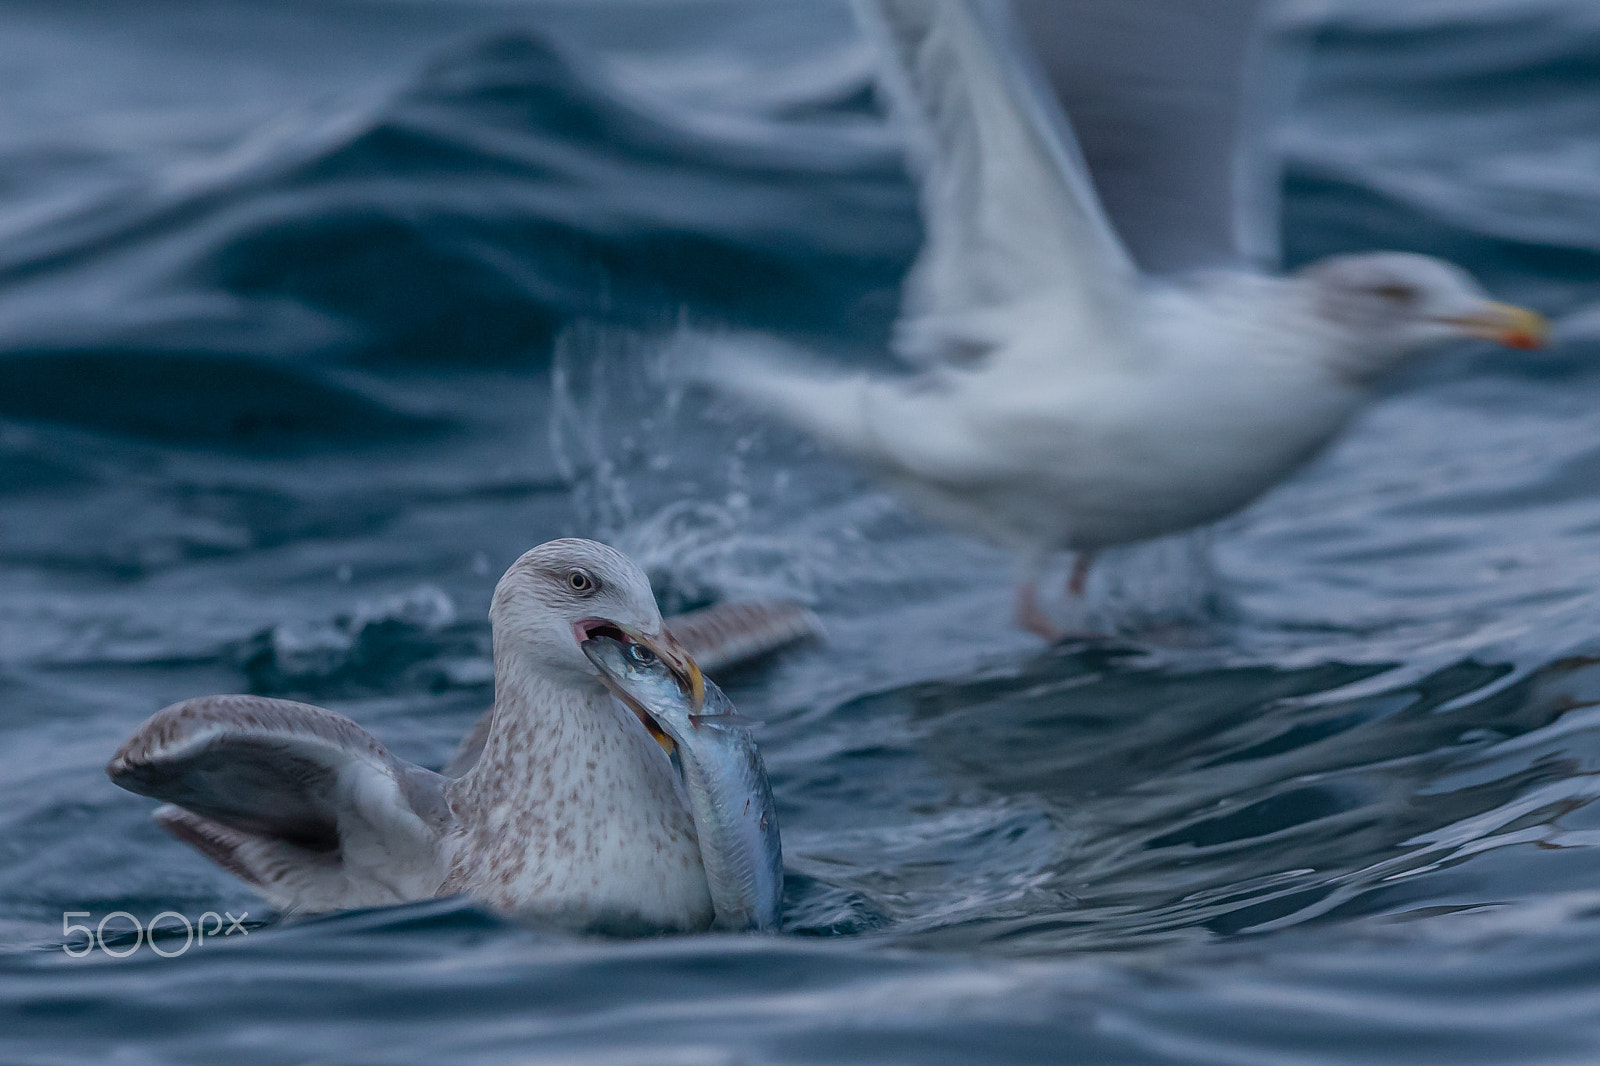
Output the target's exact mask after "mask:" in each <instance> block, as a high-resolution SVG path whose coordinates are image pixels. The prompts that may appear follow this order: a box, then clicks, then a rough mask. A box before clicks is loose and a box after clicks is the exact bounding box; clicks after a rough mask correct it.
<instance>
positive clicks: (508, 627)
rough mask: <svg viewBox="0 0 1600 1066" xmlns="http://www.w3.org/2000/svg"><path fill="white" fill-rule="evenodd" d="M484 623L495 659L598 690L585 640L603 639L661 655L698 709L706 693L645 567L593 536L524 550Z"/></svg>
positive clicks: (500, 586)
mask: <svg viewBox="0 0 1600 1066" xmlns="http://www.w3.org/2000/svg"><path fill="white" fill-rule="evenodd" d="M489 620H490V622H491V623H492V624H493V626H494V642H495V660H496V663H497V664H498V663H499V662H500V661H501V660H502V658H503V657H504V658H505V659H507V660H513V659H514V660H515V661H517V662H519V663H520V664H521V665H522V666H524V667H525V668H526V669H528V670H530V671H531V672H533V673H534V674H536V675H538V676H540V677H544V678H547V679H549V680H551V681H555V682H557V683H559V684H563V685H566V686H569V687H585V688H586V687H589V686H594V687H596V688H600V687H603V683H602V681H601V675H600V671H599V670H598V669H597V668H596V667H595V665H594V664H593V663H591V662H590V661H589V658H588V656H586V655H585V654H584V653H583V649H582V644H583V642H584V641H586V640H588V639H590V638H591V637H597V636H606V637H610V638H611V639H613V640H616V641H618V642H620V643H623V644H627V645H630V646H632V647H634V648H636V649H637V651H636V653H635V654H638V655H647V656H654V657H658V658H660V659H661V661H662V662H664V663H666V664H667V666H668V667H669V668H670V669H671V670H672V671H673V673H675V674H676V675H678V678H679V680H680V681H681V682H682V684H683V687H684V690H685V691H686V692H688V693H689V694H690V697H691V699H692V701H693V702H694V705H695V707H696V709H698V707H699V704H700V701H701V700H703V699H704V698H705V680H704V679H703V678H702V677H701V675H700V667H699V666H697V665H696V664H695V661H694V659H693V658H692V657H690V655H689V653H688V652H687V651H685V650H684V649H683V646H682V645H680V644H679V643H678V641H677V640H676V638H674V637H673V636H672V634H671V633H670V632H669V631H668V630H667V628H666V626H665V625H664V624H662V621H661V610H660V608H659V607H657V606H656V598H655V594H654V593H652V592H651V591H650V581H649V579H648V578H646V577H645V575H644V571H643V570H640V569H639V567H638V565H637V564H636V563H634V561H633V560H632V559H629V558H628V557H627V556H626V555H623V554H622V553H621V552H619V551H617V550H616V549H615V548H611V547H608V546H607V545H604V544H601V543H599V542H597V541H592V540H579V539H575V538H573V539H565V540H552V541H549V542H547V543H544V544H541V545H539V546H538V547H537V548H533V549H530V550H529V551H527V552H525V553H523V555H522V557H521V558H520V559H518V560H517V561H516V562H514V563H512V564H511V568H510V569H509V570H507V571H506V572H505V576H504V577H502V578H501V579H500V583H499V584H498V585H496V586H495V590H494V601H493V604H492V605H491V606H490V608H489ZM649 725H650V723H648V722H646V726H647V727H648V726H649Z"/></svg>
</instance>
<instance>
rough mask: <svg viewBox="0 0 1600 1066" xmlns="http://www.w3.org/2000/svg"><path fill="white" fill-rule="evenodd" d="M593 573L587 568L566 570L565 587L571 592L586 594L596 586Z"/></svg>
mask: <svg viewBox="0 0 1600 1066" xmlns="http://www.w3.org/2000/svg"><path fill="white" fill-rule="evenodd" d="M597 584H598V583H597V582H596V581H595V579H594V575H593V574H591V573H589V571H587V570H569V571H567V587H568V588H570V589H571V590H572V591H573V592H576V593H579V594H581V595H584V596H587V595H589V594H590V593H592V592H593V591H594V590H595V588H596V587H597Z"/></svg>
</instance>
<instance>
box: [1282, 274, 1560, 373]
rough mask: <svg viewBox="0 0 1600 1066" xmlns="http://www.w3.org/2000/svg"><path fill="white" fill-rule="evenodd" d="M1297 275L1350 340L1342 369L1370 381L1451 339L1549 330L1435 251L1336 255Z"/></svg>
mask: <svg viewBox="0 0 1600 1066" xmlns="http://www.w3.org/2000/svg"><path fill="white" fill-rule="evenodd" d="M1297 277H1298V278H1299V280H1300V282H1301V283H1302V284H1303V285H1304V286H1306V288H1307V290H1308V292H1309V294H1310V297H1311V301H1312V305H1313V307H1314V309H1315V313H1316V314H1317V315H1318V317H1319V318H1321V319H1322V320H1324V321H1325V322H1326V323H1328V324H1329V325H1331V326H1332V327H1334V329H1335V330H1336V331H1337V332H1338V333H1339V334H1340V335H1341V337H1342V339H1343V340H1344V341H1346V342H1347V343H1346V344H1344V345H1341V347H1347V348H1348V350H1349V354H1348V356H1347V357H1346V358H1348V360H1349V365H1347V366H1341V368H1340V369H1341V370H1343V371H1346V372H1349V373H1351V374H1353V375H1354V376H1356V377H1358V378H1360V379H1364V380H1365V379H1371V378H1374V377H1377V376H1379V375H1381V374H1382V373H1384V372H1385V371H1388V370H1391V369H1395V368H1397V367H1398V366H1400V365H1401V364H1402V363H1404V362H1405V361H1406V360H1407V359H1408V358H1410V357H1411V356H1414V355H1417V354H1420V353H1422V352H1425V351H1427V350H1429V349H1431V348H1433V347H1436V346H1437V345H1439V344H1441V343H1443V342H1445V341H1449V340H1452V339H1458V338H1462V337H1478V338H1482V339H1484V340H1491V341H1495V342H1497V343H1499V344H1504V345H1507V346H1508V347H1512V348H1539V347H1543V345H1544V343H1545V340H1546V338H1547V336H1548V334H1549V326H1548V325H1547V324H1546V322H1545V320H1544V318H1543V317H1542V316H1540V315H1539V314H1537V313H1536V312H1533V311H1529V310H1527V309H1525V308H1521V307H1513V306H1512V305H1511V304H1505V303H1500V302H1498V301H1496V300H1492V299H1490V298H1489V294H1488V293H1486V292H1485V291H1484V290H1483V287H1482V286H1480V285H1479V284H1478V283H1477V282H1476V281H1475V280H1473V278H1472V275H1470V274H1468V273H1467V272H1466V271H1464V270H1462V269H1461V268H1460V267H1458V266H1455V265H1453V264H1451V263H1447V262H1445V261H1444V260H1442V259H1434V258H1433V257H1431V256H1426V255H1413V254H1411V253H1408V252H1374V253H1369V254H1365V255H1338V256H1331V257H1329V258H1327V259H1323V260H1320V261H1318V262H1316V263H1313V264H1311V265H1310V266H1308V267H1306V268H1304V269H1303V270H1301V271H1300V272H1299V274H1298V275H1297Z"/></svg>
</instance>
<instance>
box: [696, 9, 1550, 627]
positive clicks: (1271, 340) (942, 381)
mask: <svg viewBox="0 0 1600 1066" xmlns="http://www.w3.org/2000/svg"><path fill="white" fill-rule="evenodd" d="M1261 7H1262V4H1261V3H1259V2H1256V0H1238V2H1222V3H1208V4H1204V5H1195V4H1190V3H1184V2H1181V0H1159V2H1153V3H1145V4H1140V5H1136V6H1133V7H1130V6H1127V5H1122V4H1118V3H1115V2H1112V0H1071V2H1047V0H1024V2H1021V3H1018V4H1016V5H1015V6H1014V7H1008V6H1007V5H1005V4H1003V3H999V2H995V3H989V2H983V0H860V2H858V3H857V5H856V8H857V13H858V16H859V18H860V20H861V23H862V25H863V27H864V29H865V31H866V33H867V35H868V37H869V39H870V40H871V41H872V43H873V44H874V46H875V49H876V53H877V57H878V62H879V87H880V89H881V91H882V94H883V96H884V97H886V98H887V100H888V102H889V104H890V107H891V111H892V112H893V114H894V115H895V117H896V118H897V120H898V122H899V126H900V128H901V130H902V132H903V135H904V137H905V141H906V145H907V153H908V157H909V159H910V162H911V165H912V169H913V171H914V173H915V175H916V176H917V179H918V182H919V188H920V196H921V209H922V215H923V221H924V226H925V230H926V236H925V241H924V245H923V248H922V250H921V253H920V255H919V257H918V259H917V261H916V263H915V264H914V266H913V267H912V269H911V272H910V274H909V275H908V277H907V279H906V281H905V285H904V292H903V302H902V307H901V314H900V318H899V320H898V322H897V324H896V330H895V339H894V349H895V351H896V353H897V354H898V355H900V356H901V357H903V358H904V359H905V360H906V361H907V362H909V363H910V364H911V366H912V367H913V369H914V372H913V373H911V374H902V375H897V376H877V375H871V374H865V373H848V374H847V373H845V372H842V371H834V370H828V369H825V368H823V367H821V366H817V365H812V364H806V363H804V362H802V361H797V360H794V359H792V358H784V357H781V356H779V357H775V356H774V355H773V354H771V352H770V351H769V352H767V353H762V352H759V351H752V350H749V349H740V348H739V347H737V346H734V345H722V346H719V347H718V348H717V350H716V351H715V353H714V354H713V356H712V357H711V359H710V360H709V362H708V364H707V366H706V367H705V368H704V373H705V375H706V377H707V380H708V381H709V382H710V383H711V384H712V385H713V386H714V387H716V388H718V389H721V390H724V391H726V392H729V393H732V394H734V395H736V396H737V397H739V398H741V399H742V400H744V401H745V402H747V403H748V404H750V405H753V406H755V407H757V408H759V409H761V410H762V411H764V412H766V413H769V414H771V415H774V416H776V417H778V418H779V419H782V420H784V421H787V422H789V423H791V424H793V425H794V426H796V427H798V428H800V429H802V430H804V431H806V432H808V433H811V434H813V435H815V436H816V437H818V438H820V439H821V440H822V441H823V442H824V443H825V444H826V445H828V446H830V447H832V448H834V449H836V450H838V451H841V452H844V453H846V454H848V455H850V456H852V457H854V458H855V459H857V460H859V461H860V462H862V463H864V464H865V465H866V466H867V467H868V468H870V469H871V470H872V471H873V472H874V473H875V474H876V475H877V476H878V477H879V478H881V479H882V480H883V481H884V482H886V483H887V484H889V485H890V486H891V487H893V488H894V489H896V490H898V491H899V493H900V494H901V495H902V496H903V497H904V498H905V499H907V500H908V501H909V502H911V503H912V504H913V505H915V506H916V507H918V508H919V509H921V510H922V511H923V512H925V513H926V514H928V515H930V516H932V517H934V518H936V519H939V520H942V521H944V522H947V523H948V524H950V525H952V526H954V527H956V528H957V529H960V530H963V531H965V532H967V533H970V534H973V535H976V536H978V537H982V538H984V539H986V540H989V541H991V542H993V543H996V544H999V545H1002V546H1004V547H1007V548H1010V549H1012V550H1014V551H1015V552H1016V553H1017V554H1018V556H1019V557H1020V559H1021V561H1022V571H1023V573H1022V579H1021V582H1020V584H1019V587H1018V592H1017V600H1016V617H1017V621H1018V623H1019V624H1020V625H1021V626H1023V627H1025V628H1027V629H1029V630H1031V631H1033V632H1034V633H1037V634H1039V635H1040V636H1042V637H1044V638H1046V639H1058V638H1059V637H1061V636H1062V635H1063V634H1062V633H1061V632H1060V631H1059V630H1058V629H1057V628H1056V626H1055V625H1054V624H1053V622H1052V621H1051V619H1050V618H1049V616H1048V615H1047V614H1046V612H1045V611H1044V609H1043V607H1042V606H1041V603H1040V601H1039V598H1038V594H1037V586H1038V582H1039V577H1040V574H1041V572H1042V569H1043V567H1044V565H1045V563H1046V562H1047V561H1048V559H1049V558H1050V556H1051V555H1052V554H1053V553H1056V552H1060V551H1071V552H1075V553H1076V558H1075V561H1074V565H1073V569H1072V574H1071V577H1070V579H1069V581H1068V593H1069V595H1072V596H1079V595H1081V594H1082V593H1083V591H1084V587H1085V580H1086V578H1087V575H1088V572H1089V567H1090V564H1091V561H1092V560H1093V558H1094V554H1095V553H1096V552H1097V551H1098V550H1100V549H1102V548H1107V547H1111V546H1114V545H1120V544H1126V543H1131V542H1136V541H1141V540H1145V539H1149V538H1153V537H1158V536H1163V535H1166V534H1172V533H1177V532H1181V531H1184V530H1188V529H1193V528H1195V527H1199V526H1203V525H1206V524H1209V523H1212V522H1215V521H1217V520H1219V519H1221V518H1223V517H1225V516H1227V515H1229V514H1231V513H1233V512H1234V511H1236V510H1238V509H1239V508H1241V507H1243V506H1245V505H1246V504H1248V503H1250V502H1251V501H1252V500H1254V499H1255V498H1256V497H1258V496H1259V495H1261V494H1262V493H1264V492H1265V491H1267V490H1268V489H1269V488H1271V487H1272V486H1273V485H1275V484H1277V483H1278V482H1279V481H1281V480H1283V479H1284V478H1285V477H1287V476H1289V475H1290V474H1291V473H1292V472H1293V471H1295V470H1296V469H1297V468H1298V467H1299V466H1301V465H1302V464H1303V463H1305V462H1306V461H1307V460H1308V459H1309V458H1311V457H1312V456H1314V455H1315V454H1317V452H1318V451H1319V450H1320V449H1321V448H1322V447H1323V446H1324V445H1326V444H1327V443H1328V442H1329V441H1330V440H1331V439H1333V437H1334V436H1335V435H1336V434H1337V433H1338V431H1339V430H1340V428H1341V427H1342V426H1343V425H1344V424H1345V423H1346V422H1347V421H1348V420H1349V419H1350V418H1351V416H1352V415H1353V414H1355V412H1357V411H1358V410H1359V409H1360V408H1361V407H1362V405H1363V404H1364V403H1365V402H1366V401H1368V400H1369V399H1370V398H1371V397H1372V396H1373V394H1374V389H1375V387H1376V386H1377V385H1378V384H1379V383H1380V382H1381V381H1382V380H1383V379H1384V378H1386V377H1387V376H1389V375H1390V374H1391V373H1392V372H1394V371H1396V370H1398V369H1400V368H1402V367H1404V366H1406V365H1408V364H1409V363H1410V362H1411V361H1412V360H1414V359H1415V358H1416V357H1418V356H1420V355H1422V354H1424V353H1426V352H1428V351H1430V350H1432V349H1435V348H1437V347H1438V346H1439V345H1441V344H1442V343H1444V342H1447V341H1450V340H1453V339H1460V338H1484V339H1489V340H1493V341H1498V342H1500V343H1502V344H1506V345H1510V346H1512V347H1521V348H1532V347H1538V346H1540V345H1541V344H1542V343H1543V342H1544V339H1545V333H1546V328H1545V324H1544V321H1543V320H1542V319H1541V318H1540V316H1538V315H1537V314H1535V313H1533V312H1530V311H1527V310H1524V309H1521V308H1517V307H1512V306H1509V305H1507V304H1502V303H1498V302H1496V301H1494V300H1491V299H1490V298H1489V296H1488V295H1487V293H1485V292H1484V291H1483V289H1482V288H1481V287H1480V286H1479V285H1478V284H1477V283H1476V282H1475V281H1474V280H1473V279H1472V278H1471V277H1470V276H1469V275H1468V274H1467V273H1466V272H1464V271H1463V270H1461V269H1459V268H1457V267H1455V266H1453V265H1451V264H1449V263H1446V262H1443V261H1441V260H1438V259H1434V258H1431V257H1426V256H1421V255H1415V254H1404V253H1397V252H1380V253H1371V254H1358V255H1343V256H1337V257H1332V258H1328V259H1325V260H1322V261H1320V262H1316V263H1313V264H1311V265H1310V266H1308V267H1305V268H1302V269H1300V270H1297V271H1295V272H1294V273H1292V274H1287V275H1285V274H1281V273H1277V272H1275V270H1274V269H1273V268H1274V266H1275V263H1276V259H1277V244H1278V242H1277V235H1276V232H1275V218H1276V213H1277V211H1276V208H1277V193H1276V187H1277V183H1278V175H1277V172H1276V171H1277V168H1276V165H1275V160H1274V158H1273V154H1272V153H1271V152H1270V151H1268V150H1267V149H1266V148H1265V146H1263V145H1261V144H1258V143H1257V141H1258V140H1259V139H1261V132H1262V129H1263V128H1264V127H1265V125H1266V122H1265V119H1266V116H1267V115H1268V114H1269V113H1270V111H1271V109H1272V108H1273V107H1274V106H1282V105H1283V104H1284V103H1285V102H1286V100H1287V98H1288V96H1289V89H1290V87H1291V85H1292V81H1293V63H1292V57H1290V56H1287V55H1285V54H1280V55H1276V56H1269V55H1267V54H1265V51H1264V49H1263V47H1262V46H1261V43H1260V38H1261V35H1260V34H1259V33H1258V23H1259V16H1260V9H1261ZM1069 120H1070V121H1069Z"/></svg>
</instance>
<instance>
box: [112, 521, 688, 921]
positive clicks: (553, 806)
mask: <svg viewBox="0 0 1600 1066" xmlns="http://www.w3.org/2000/svg"><path fill="white" fill-rule="evenodd" d="M577 574H581V575H583V577H584V578H585V579H586V580H588V581H590V582H592V587H590V588H588V589H582V588H579V587H577V585H576V582H577V581H578V580H579V579H578V578H577V577H575V576H574V575H577ZM490 620H491V622H492V623H493V626H494V645H495V707H494V710H493V712H492V713H493V719H492V724H491V726H490V728H489V731H488V736H487V741H486V743H485V746H484V751H483V755H482V756H481V758H479V760H478V761H477V763H476V764H475V765H474V766H473V767H472V768H471V769H470V770H469V771H468V772H467V773H466V774H464V775H463V776H462V777H460V778H457V779H454V780H452V779H449V778H445V777H442V776H440V775H438V774H434V773H432V772H430V771H427V770H424V769H422V768H420V767H415V766H412V765H410V764H408V763H405V762H403V761H402V760H399V759H396V758H395V757H394V756H393V755H391V754H390V753H389V752H388V750H387V749H385V748H384V746H383V745H382V744H381V743H380V742H379V741H378V740H377V739H376V738H375V737H373V736H372V735H371V734H369V733H367V732H366V731H365V730H363V729H362V728H361V727H360V726H358V725H356V724H355V723H354V722H352V721H350V720H349V719H347V718H344V717H343V716H342V715H337V714H334V713H332V712H330V711H325V710H322V709H321V708H317V707H312V706H309V705H306V704H299V703H291V702H289V701H286V700H269V699H263V698H261V697H255V696H212V697H202V698H200V699H198V700H188V701H185V702H184V703H180V704H175V705H173V706H172V707H168V708H167V709H165V710H163V711H161V712H158V713H157V714H156V715H155V716H154V717H152V718H151V719H150V720H149V721H148V722H146V723H145V725H144V726H143V727H142V728H141V729H140V730H139V731H138V732H136V733H135V734H134V736H133V737H131V738H130V739H129V740H128V742H127V743H126V744H124V745H123V746H122V748H121V749H120V750H119V751H118V753H117V755H116V756H115V757H114V758H113V759H112V761H111V763H110V765H109V766H108V767H107V772H108V773H109V774H110V776H111V778H112V780H113V781H115V782H116V783H117V784H119V785H121V786H123V787H125V788H128V789H130V790H131V791H135V792H139V793H142V794H144V795H149V796H154V797H156V798H158V799H162V800H165V801H167V806H164V807H162V808H160V810H159V811H158V812H157V820H158V821H159V822H161V824H162V825H164V826H165V827H167V828H168V829H169V830H170V831H172V832H173V834H174V835H176V836H178V837H179V839H181V840H184V841H185V842H186V843H189V844H190V845H192V846H194V847H195V848H197V849H198V850H200V851H202V852H203V853H205V854H206V855H208V856H209V857H210V858H212V859H213V860H214V861H216V862H217V863H218V864H219V865H222V866H223V867H225V868H226V869H229V870H230V871H232V872H234V873H236V874H238V875H239V876H241V877H243V878H245V879H246V880H248V881H250V882H251V883H252V884H253V885H255V886H256V887H257V888H258V889H259V890H260V891H261V892H262V893H263V895H265V896H266V897H267V898H268V899H269V900H270V901H271V902H272V903H273V904H274V905H276V906H278V907H280V908H282V909H284V910H290V911H296V910H298V911H320V910H334V909H339V908H343V907H354V906H370V905H374V904H382V903H394V902H403V901H405V900H409V899H422V898H427V897H430V896H436V895H450V894H455V893H465V894H467V895H469V896H473V897H476V898H478V899H481V900H483V901H484V902H486V903H489V904H491V905H493V906H495V907H498V908H502V909H505V910H509V911H513V912H518V913H523V914H528V915H531V916H536V917H540V918H544V919H549V920H553V921H557V922H561V923H563V924H568V925H573V926H578V927H584V928H595V927H601V928H610V929H634V928H638V929H699V928H704V927H706V926H707V925H709V924H710V922H711V918H712V908H711V898H710V894H709V891H708V889H707V886H706V878H705V873H704V870H703V868H702V866H701V860H700V853H699V845H698V841H697V839H696V836H695V829H694V822H693V819H692V817H691V815H690V813H689V810H688V807H687V806H686V804H685V802H684V800H683V798H682V796H681V793H680V791H679V789H678V786H677V783H676V778H675V776H674V772H673V770H672V767H671V764H670V762H669V760H668V757H667V756H666V754H665V753H664V751H663V750H662V748H661V747H660V746H659V745H658V744H657V742H656V740H655V739H654V738H652V737H651V735H650V734H649V733H648V732H647V731H646V729H645V727H644V726H643V725H642V724H641V722H640V720H639V719H638V718H637V717H635V716H634V715H633V714H632V713H631V712H629V711H627V710H626V709H624V708H623V707H621V706H620V705H619V704H618V703H617V702H616V701H615V700H614V699H613V698H612V697H611V695H610V694H609V693H608V692H607V691H606V689H605V687H604V686H603V685H602V683H601V681H600V679H599V674H598V673H597V671H596V670H595V668H594V666H593V665H592V664H591V663H590V662H589V661H588V659H587V658H586V657H585V656H584V655H583V653H582V651H581V650H580V648H579V640H580V639H582V635H583V632H584V627H585V626H589V625H593V624H599V623H604V624H608V625H612V626H615V627H617V628H619V629H621V630H623V631H625V632H628V633H632V634H637V635H638V636H639V637H640V639H642V640H644V641H646V642H648V643H650V644H651V646H653V647H656V648H657V650H658V651H661V652H663V653H664V654H665V655H672V654H678V655H681V654H682V651H681V649H680V648H678V646H677V644H676V642H675V641H674V640H673V639H672V637H671V636H670V635H669V634H667V633H666V631H665V629H664V627H663V625H662V621H661V615H660V612H659V610H658V609H657V607H656V603H655V598H654V596H653V595H652V594H651V592H650V586H649V583H648V581H647V580H646V579H645V576H644V574H643V573H642V572H641V571H640V570H639V568H638V567H637V566H635V565H634V564H633V563H632V562H631V561H630V560H629V559H628V558H627V557H626V556H624V555H622V554H621V553H619V552H617V551H615V550H613V549H611V548H608V547H606V546H605V545H602V544H597V543H595V542H593V541H584V540H559V541H551V542H549V543H548V544H544V545H540V546H539V547H537V548H534V549H533V550H531V551H529V552H527V553H526V554H524V555H523V556H522V558H520V559H519V560H517V562H516V563H515V564H513V565H512V567H511V568H510V569H509V570H508V571H507V572H506V574H505V576H504V577H503V578H502V579H501V580H500V583H499V585H498V586H497V587H496V589H495V596H494V603H493V606H492V608H491V610H490Z"/></svg>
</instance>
